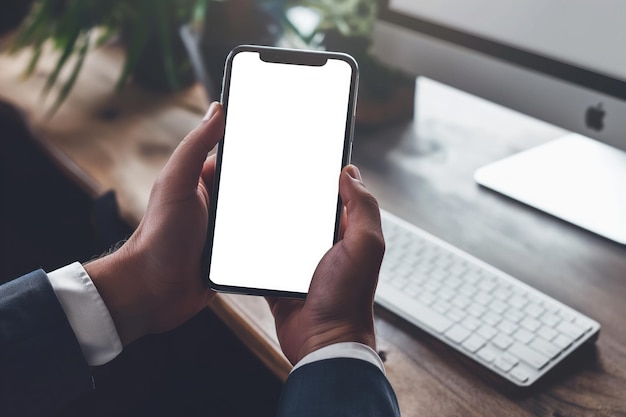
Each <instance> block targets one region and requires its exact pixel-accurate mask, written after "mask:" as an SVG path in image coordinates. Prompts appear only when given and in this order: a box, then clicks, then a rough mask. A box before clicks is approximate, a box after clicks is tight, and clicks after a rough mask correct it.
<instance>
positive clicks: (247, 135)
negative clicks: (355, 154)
mask: <svg viewBox="0 0 626 417" xmlns="http://www.w3.org/2000/svg"><path fill="white" fill-rule="evenodd" d="M357 87H358V66H357V63H356V61H355V60H354V59H353V58H352V57H350V56H349V55H346V54H341V53H330V52H317V51H300V50H290V49H281V48H270V47H261V46H239V47H237V48H235V49H234V50H233V51H232V52H231V53H230V55H229V56H228V58H227V61H226V68H225V71H224V79H223V85H222V105H223V106H224V112H225V116H226V128H225V132H224V138H223V139H222V141H221V142H220V143H219V144H218V150H217V168H216V174H215V183H214V186H213V195H212V198H211V207H210V220H209V230H208V235H207V236H208V237H207V245H206V247H207V250H206V253H205V262H206V269H207V271H208V279H209V286H210V287H211V288H212V289H214V290H216V291H221V292H230V293H244V294H253V295H269V296H278V297H281V296H282V297H297V298H298V297H304V296H306V293H307V292H308V289H309V285H310V283H311V278H312V277H313V273H314V272H315V269H316V267H317V264H318V263H319V261H320V260H321V258H322V257H323V255H324V254H325V253H326V252H327V251H328V250H329V249H330V248H331V247H332V246H333V244H334V243H335V242H336V241H337V238H338V233H339V228H340V222H341V212H342V203H341V199H340V197H339V174H340V172H341V169H342V168H343V167H344V166H345V165H346V164H348V163H349V161H350V153H351V149H352V138H353V130H354V115H355V111H356V97H357Z"/></svg>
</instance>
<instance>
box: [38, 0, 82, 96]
mask: <svg viewBox="0 0 626 417" xmlns="http://www.w3.org/2000/svg"><path fill="white" fill-rule="evenodd" d="M82 4H83V3H82V2H81V1H75V2H73V3H72V6H71V8H70V10H69V11H68V13H67V18H66V19H65V20H66V21H65V22H63V23H65V24H66V25H67V26H66V29H67V30H66V31H65V30H64V31H63V32H62V33H63V34H64V35H65V36H63V37H59V38H57V45H58V46H59V47H62V48H63V52H62V53H61V56H60V57H59V60H58V61H57V64H56V66H55V68H54V70H53V71H52V73H51V74H50V75H49V76H48V80H47V81H46V85H45V86H44V89H43V95H44V97H45V96H46V95H47V94H48V93H49V92H50V89H52V86H53V85H54V83H56V81H57V79H58V78H59V74H60V73H61V70H62V69H63V67H64V66H65V63H66V62H67V60H68V59H69V58H70V56H72V54H73V53H74V51H75V46H76V41H77V40H78V37H79V36H80V33H81V30H80V26H79V24H78V18H79V16H80V10H81V5H82ZM60 26H62V25H60ZM88 46H89V45H87V47H88Z"/></svg>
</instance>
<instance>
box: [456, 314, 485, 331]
mask: <svg viewBox="0 0 626 417" xmlns="http://www.w3.org/2000/svg"><path fill="white" fill-rule="evenodd" d="M461 324H462V325H463V327H465V328H466V329H467V330H470V331H474V330H476V329H478V328H479V327H480V325H481V321H480V320H478V319H476V318H474V317H472V316H467V317H466V318H465V320H463V321H462V322H461Z"/></svg>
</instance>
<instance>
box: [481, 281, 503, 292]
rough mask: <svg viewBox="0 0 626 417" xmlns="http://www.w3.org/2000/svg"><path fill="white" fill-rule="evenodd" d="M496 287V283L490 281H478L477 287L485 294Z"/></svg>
mask: <svg viewBox="0 0 626 417" xmlns="http://www.w3.org/2000/svg"><path fill="white" fill-rule="evenodd" d="M497 286H498V283H497V282H496V281H495V280H490V279H483V280H482V281H480V284H478V287H480V289H481V290H483V291H485V292H491V291H492V290H493V289H494V288H496V287H497Z"/></svg>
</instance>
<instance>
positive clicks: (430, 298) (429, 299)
mask: <svg viewBox="0 0 626 417" xmlns="http://www.w3.org/2000/svg"><path fill="white" fill-rule="evenodd" d="M417 300H418V301H419V302H420V303H422V304H424V305H425V306H429V305H431V304H432V303H434V302H435V301H436V300H438V298H437V297H436V296H435V294H433V293H432V292H430V291H426V290H424V291H423V292H422V293H421V294H420V295H419V296H418V297H417Z"/></svg>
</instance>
